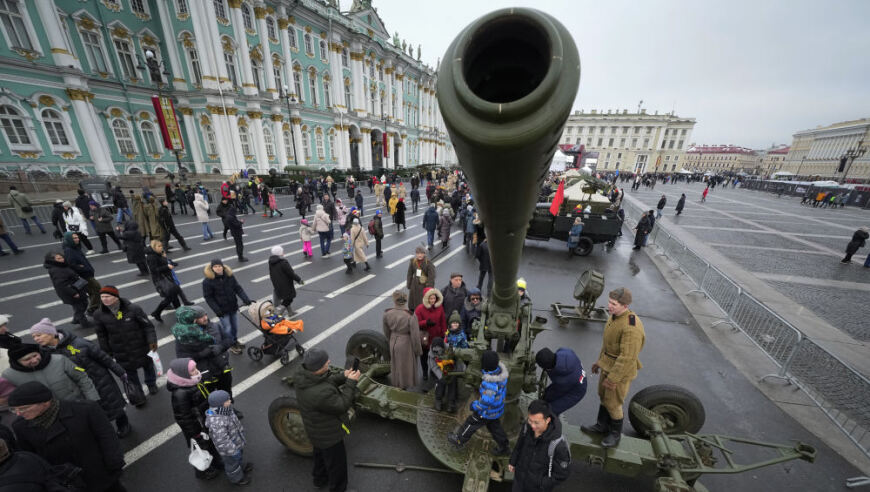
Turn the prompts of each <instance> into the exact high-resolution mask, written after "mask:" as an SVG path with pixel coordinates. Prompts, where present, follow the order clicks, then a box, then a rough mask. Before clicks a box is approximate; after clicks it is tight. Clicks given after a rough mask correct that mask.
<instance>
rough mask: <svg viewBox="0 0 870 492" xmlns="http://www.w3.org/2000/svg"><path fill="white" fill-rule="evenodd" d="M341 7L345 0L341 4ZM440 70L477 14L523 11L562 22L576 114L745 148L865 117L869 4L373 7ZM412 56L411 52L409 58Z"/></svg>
mask: <svg viewBox="0 0 870 492" xmlns="http://www.w3.org/2000/svg"><path fill="white" fill-rule="evenodd" d="M341 5H342V9H343V10H346V9H349V8H350V5H351V0H342V2H341ZM373 5H374V6H375V7H376V8H377V9H378V14H379V15H380V16H381V18H382V19H383V21H384V23H385V24H386V27H387V29H388V30H389V32H390V34H391V35H392V34H393V33H394V32H396V31H398V32H399V35H400V37H402V38H404V39H407V40H408V42H409V43H411V44H413V46H414V47H415V50H416V46H417V44H421V45H422V52H423V60H424V61H425V62H426V63H428V64H430V65H432V66H435V62H436V60H437V58H439V57H441V56H442V55H443V54H444V51H445V50H446V49H447V46H448V45H449V43H450V41H451V40H452V39H453V38H454V37H455V36H456V34H458V33H459V31H460V30H461V29H462V28H463V27H465V26H466V25H468V24H469V23H470V22H471V21H473V20H474V19H476V18H477V17H479V16H481V15H483V14H485V13H487V12H489V11H492V10H495V9H499V8H504V7H514V6H529V7H534V8H538V9H540V10H543V11H545V12H547V13H549V14H551V15H553V16H555V17H556V18H558V19H559V20H560V21H561V22H562V23H564V24H565V26H566V27H567V28H568V30H569V31H570V32H571V34H572V35H573V36H574V39H575V41H576V42H577V45H578V47H579V50H580V61H581V67H582V68H581V70H582V73H581V77H580V90H579V92H578V95H577V100H576V101H575V102H574V108H575V109H580V108H582V109H584V110H587V111H588V110H589V109H605V110H606V109H629V110H631V111H634V110H636V109H637V104H638V102H639V101H640V100H641V99H642V100H643V107H645V108H647V111H648V112H649V113H653V112H654V111H656V110H658V111H659V113H666V112H670V111H671V109H674V110H675V111H676V114H677V115H679V116H688V117H693V118H695V119H696V120H697V124H696V125H695V130H694V138H693V140H694V141H695V142H696V143H698V144H701V143H706V144H714V143H715V144H734V145H743V146H747V147H752V148H765V147H769V146H770V145H771V144H772V143H774V142H775V143H777V144H780V143H785V144H790V143H791V139H792V134H793V133H794V132H796V131H798V130H804V129H808V128H814V127H816V126H818V125H828V124H831V123H834V122H838V121H844V120H850V119H858V118H867V117H870V1H866V0H751V1H749V0H727V1H725V0H722V1H712V0H696V1H688V0H687V1H677V0H657V1H652V0H607V1H579V0H575V1H567V0H562V1H559V0H538V1H523V0H517V1H513V2H507V1H501V0H429V1H425V0H424V1H409V0H374V2H373ZM415 53H416V51H415Z"/></svg>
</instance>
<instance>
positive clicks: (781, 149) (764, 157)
mask: <svg viewBox="0 0 870 492" xmlns="http://www.w3.org/2000/svg"><path fill="white" fill-rule="evenodd" d="M788 151H789V147H788V146H787V145H780V146H778V147H774V148H771V149H765V150H763V151H756V153H757V154H758V156H759V157H760V163H761V172H762V173H764V175H766V176H770V175H773V174H775V173H777V172H788V171H786V170H785V169H783V167H785V157H786V156H787V155H788Z"/></svg>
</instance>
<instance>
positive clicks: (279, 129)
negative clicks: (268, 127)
mask: <svg viewBox="0 0 870 492" xmlns="http://www.w3.org/2000/svg"><path fill="white" fill-rule="evenodd" d="M273 111H274V108H273ZM272 135H273V138H274V139H275V152H277V153H278V156H277V157H278V170H279V171H281V172H284V168H285V167H287V164H288V163H287V148H286V146H285V145H284V118H283V117H282V116H281V115H273V117H272Z"/></svg>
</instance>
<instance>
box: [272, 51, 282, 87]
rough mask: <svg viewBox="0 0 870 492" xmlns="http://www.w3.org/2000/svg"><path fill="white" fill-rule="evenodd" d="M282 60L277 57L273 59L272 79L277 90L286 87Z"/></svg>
mask: <svg viewBox="0 0 870 492" xmlns="http://www.w3.org/2000/svg"><path fill="white" fill-rule="evenodd" d="M281 72H283V70H281V59H279V58H278V57H277V56H273V57H272V78H273V79H275V88H277V89H280V88H282V87H284V76H283V75H282V74H281Z"/></svg>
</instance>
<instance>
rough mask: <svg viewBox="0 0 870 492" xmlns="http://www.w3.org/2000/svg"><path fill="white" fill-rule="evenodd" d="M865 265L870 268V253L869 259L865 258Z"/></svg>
mask: <svg viewBox="0 0 870 492" xmlns="http://www.w3.org/2000/svg"><path fill="white" fill-rule="evenodd" d="M864 266H865V267H867V268H870V254H868V255H867V259H866V260H864Z"/></svg>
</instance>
